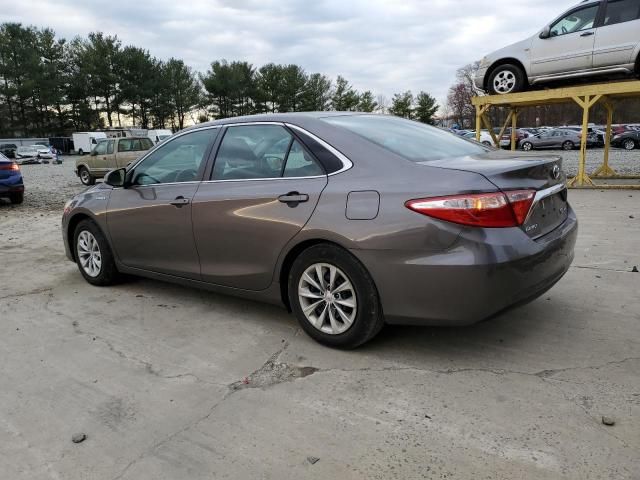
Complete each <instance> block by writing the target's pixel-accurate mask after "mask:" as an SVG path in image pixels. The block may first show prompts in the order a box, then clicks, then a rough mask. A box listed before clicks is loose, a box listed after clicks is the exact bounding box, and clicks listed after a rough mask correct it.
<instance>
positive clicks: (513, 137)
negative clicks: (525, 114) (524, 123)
mask: <svg viewBox="0 0 640 480" xmlns="http://www.w3.org/2000/svg"><path fill="white" fill-rule="evenodd" d="M519 114H520V112H518V109H517V108H512V109H511V151H512V152H514V151H515V150H516V146H517V145H516V144H517V141H518V139H517V135H516V124H517V121H518V115H519Z"/></svg>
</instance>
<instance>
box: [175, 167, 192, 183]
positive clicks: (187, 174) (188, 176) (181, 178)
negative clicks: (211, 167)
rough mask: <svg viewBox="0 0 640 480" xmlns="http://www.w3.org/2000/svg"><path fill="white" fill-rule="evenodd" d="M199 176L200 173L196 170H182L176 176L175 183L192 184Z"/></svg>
mask: <svg viewBox="0 0 640 480" xmlns="http://www.w3.org/2000/svg"><path fill="white" fill-rule="evenodd" d="M197 176H198V171H197V170H196V169H195V168H187V169H186V170H181V171H179V172H178V174H177V175H176V179H175V180H174V181H175V182H190V181H192V180H195V178H196V177H197Z"/></svg>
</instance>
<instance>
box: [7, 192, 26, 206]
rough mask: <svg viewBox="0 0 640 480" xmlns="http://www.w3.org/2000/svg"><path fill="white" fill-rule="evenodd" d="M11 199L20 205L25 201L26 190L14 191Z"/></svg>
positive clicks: (10, 196)
mask: <svg viewBox="0 0 640 480" xmlns="http://www.w3.org/2000/svg"><path fill="white" fill-rule="evenodd" d="M9 200H10V201H11V203H13V204H14V205H19V204H21V203H22V202H24V192H18V193H12V194H10V195H9Z"/></svg>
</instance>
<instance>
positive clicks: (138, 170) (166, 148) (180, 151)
mask: <svg viewBox="0 0 640 480" xmlns="http://www.w3.org/2000/svg"><path fill="white" fill-rule="evenodd" d="M216 132H217V130H216V129H206V130H199V131H195V132H191V133H187V134H185V135H181V136H179V137H177V138H175V139H174V140H172V141H170V142H168V143H166V144H164V145H163V146H162V147H160V148H159V149H157V150H155V151H154V152H153V153H151V154H150V155H149V156H147V157H146V158H145V159H144V160H143V161H142V162H141V163H140V164H139V165H138V166H136V167H135V169H134V171H133V174H132V182H131V183H132V184H133V185H155V184H162V183H180V182H193V181H196V180H198V178H199V174H200V171H201V168H202V167H203V163H204V160H205V153H206V152H207V148H208V147H209V144H210V143H211V140H212V139H213V138H214V137H215V135H216Z"/></svg>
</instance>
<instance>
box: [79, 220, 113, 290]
mask: <svg viewBox="0 0 640 480" xmlns="http://www.w3.org/2000/svg"><path fill="white" fill-rule="evenodd" d="M84 231H87V232H89V233H90V234H91V235H93V237H94V238H95V240H96V241H97V243H98V247H99V252H100V257H101V259H100V260H101V265H100V270H99V273H98V274H97V275H95V276H91V275H89V274H88V273H87V272H86V271H85V270H84V268H83V267H82V265H81V263H80V258H79V254H78V237H79V236H80V234H81V233H82V232H84ZM72 248H73V255H74V258H75V259H76V264H77V265H78V270H80V273H81V274H82V276H83V277H84V279H85V280H86V281H87V282H89V283H90V284H92V285H97V286H100V287H104V286H107V285H113V284H115V283H117V282H118V280H119V277H120V274H119V272H118V269H117V268H116V263H115V261H114V259H113V253H112V252H111V247H110V246H109V243H108V242H107V239H106V238H105V236H104V235H103V233H102V230H100V228H99V227H98V226H97V225H96V224H95V223H94V222H93V221H91V220H88V219H86V220H82V221H81V222H80V223H78V225H77V226H76V229H75V231H74V232H73V245H72Z"/></svg>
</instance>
